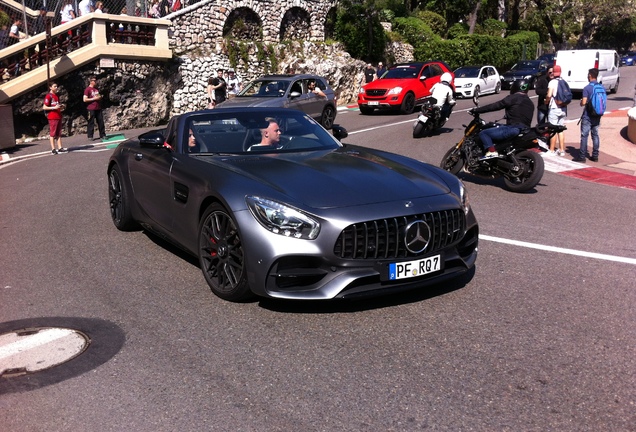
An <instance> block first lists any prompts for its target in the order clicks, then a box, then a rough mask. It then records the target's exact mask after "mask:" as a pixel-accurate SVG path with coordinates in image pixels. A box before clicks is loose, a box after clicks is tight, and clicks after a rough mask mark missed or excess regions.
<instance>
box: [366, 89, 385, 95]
mask: <svg viewBox="0 0 636 432" xmlns="http://www.w3.org/2000/svg"><path fill="white" fill-rule="evenodd" d="M366 93H367V96H384V94H385V93H386V90H385V89H370V90H367V91H366Z"/></svg>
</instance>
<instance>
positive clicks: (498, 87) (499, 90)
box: [495, 82, 501, 94]
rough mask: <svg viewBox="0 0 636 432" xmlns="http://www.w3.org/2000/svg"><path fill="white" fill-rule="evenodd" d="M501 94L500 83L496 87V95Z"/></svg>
mask: <svg viewBox="0 0 636 432" xmlns="http://www.w3.org/2000/svg"><path fill="white" fill-rule="evenodd" d="M499 93H501V83H500V82H498V83H497V85H496V86H495V94H499Z"/></svg>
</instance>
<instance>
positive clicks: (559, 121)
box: [545, 65, 572, 156]
mask: <svg viewBox="0 0 636 432" xmlns="http://www.w3.org/2000/svg"><path fill="white" fill-rule="evenodd" d="M552 78H553V79H552V80H550V82H549V83H548V94H547V95H546V98H545V101H546V103H547V104H548V123H551V124H553V125H559V126H563V125H565V117H566V116H567V115H568V104H569V103H570V102H571V101H572V91H571V90H570V86H569V85H568V83H567V82H566V81H565V80H564V79H563V78H561V66H559V65H555V66H554V67H553V68H552ZM557 140H558V142H559V148H558V149H557V150H556V152H555V150H554V149H555V147H556V144H557ZM555 153H556V154H557V155H559V156H565V134H564V133H563V132H559V133H558V134H556V135H554V136H553V137H552V138H551V139H550V150H549V151H548V154H551V155H552V154H555Z"/></svg>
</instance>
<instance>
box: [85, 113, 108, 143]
mask: <svg viewBox="0 0 636 432" xmlns="http://www.w3.org/2000/svg"><path fill="white" fill-rule="evenodd" d="M95 122H97V129H98V130H99V137H100V138H104V137H105V136H106V128H105V127H104V116H103V115H102V110H100V109H99V110H89V111H88V125H87V126H86V135H87V136H88V138H89V139H93V131H94V129H95Z"/></svg>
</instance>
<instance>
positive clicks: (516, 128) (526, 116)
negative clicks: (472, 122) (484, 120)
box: [471, 79, 534, 159]
mask: <svg viewBox="0 0 636 432" xmlns="http://www.w3.org/2000/svg"><path fill="white" fill-rule="evenodd" d="M529 88H530V83H529V82H528V81H527V80H525V79H520V80H517V81H515V82H514V83H512V86H511V87H510V94H509V95H508V96H506V97H505V98H503V99H501V100H500V101H498V102H494V103H491V104H488V105H484V106H482V107H477V108H473V109H472V110H471V111H472V112H474V113H478V114H481V113H487V112H491V111H499V110H500V109H505V110H506V116H505V117H506V124H505V125H499V126H497V127H492V128H488V129H484V130H483V131H481V132H479V139H480V140H481V142H482V144H483V145H484V149H485V150H486V154H485V155H484V156H483V157H482V158H481V159H490V158H494V157H499V154H498V153H497V150H496V149H495V144H494V143H493V141H505V140H506V139H509V138H512V137H514V136H516V135H519V133H520V132H521V131H522V130H524V129H527V128H529V127H530V124H531V123H532V118H533V116H534V104H533V103H532V101H531V100H530V98H529V97H528V89H529Z"/></svg>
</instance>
